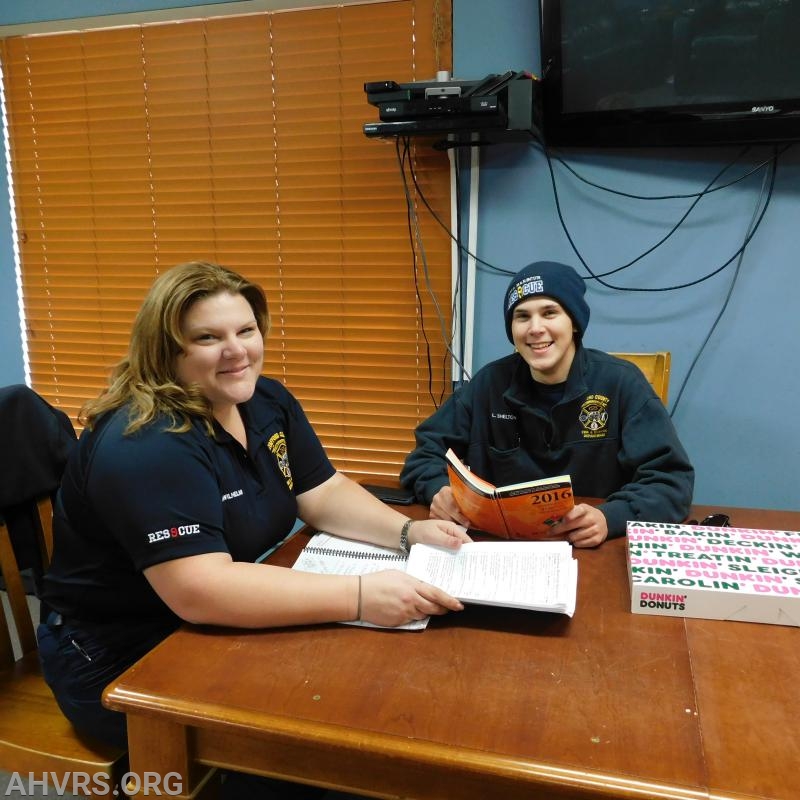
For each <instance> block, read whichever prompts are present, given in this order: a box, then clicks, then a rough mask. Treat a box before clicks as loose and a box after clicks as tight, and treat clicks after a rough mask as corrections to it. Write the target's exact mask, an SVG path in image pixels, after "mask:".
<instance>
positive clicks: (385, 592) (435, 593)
mask: <svg viewBox="0 0 800 800" xmlns="http://www.w3.org/2000/svg"><path fill="white" fill-rule="evenodd" d="M414 527H415V526H414V525H412V526H411V528H412V530H413V528H414ZM463 608H464V606H463V604H462V603H461V601H460V600H456V598H455V597H451V596H450V595H449V594H447V592H443V591H442V590H441V589H437V588H436V587H435V586H431V585H430V584H429V583H424V582H423V581H420V580H417V578H412V577H411V576H410V575H406V573H404V572H398V571H397V570H386V571H384V572H373V573H371V574H369V575H362V576H361V619H362V620H364V621H365V622H371V623H372V624H373V625H385V626H391V627H396V626H397V625H405V624H406V623H407V622H411V621H412V620H418V619H424V618H425V617H427V616H428V615H430V614H446V613H447V612H448V611H461V610H463Z"/></svg>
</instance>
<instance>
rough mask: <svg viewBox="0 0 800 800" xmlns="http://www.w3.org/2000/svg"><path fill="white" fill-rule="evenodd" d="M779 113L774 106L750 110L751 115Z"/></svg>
mask: <svg viewBox="0 0 800 800" xmlns="http://www.w3.org/2000/svg"><path fill="white" fill-rule="evenodd" d="M779 111H780V109H779V108H776V107H775V106H753V107H752V108H751V109H750V113H751V114H777V113H778V112H779Z"/></svg>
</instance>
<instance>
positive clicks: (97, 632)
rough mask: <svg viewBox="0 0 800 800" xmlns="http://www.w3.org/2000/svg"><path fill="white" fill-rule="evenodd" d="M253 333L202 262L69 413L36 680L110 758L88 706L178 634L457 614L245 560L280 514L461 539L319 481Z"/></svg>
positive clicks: (293, 412)
mask: <svg viewBox="0 0 800 800" xmlns="http://www.w3.org/2000/svg"><path fill="white" fill-rule="evenodd" d="M268 329H269V313H268V309H267V302H266V298H265V296H264V293H263V291H262V290H261V288H260V287H258V286H256V285H254V284H252V283H250V282H249V281H247V280H246V279H245V278H243V277H242V276H240V275H237V274H236V273H234V272H231V271H230V270H228V269H225V268H224V267H220V266H218V265H214V264H208V263H201V262H193V263H188V264H183V265H180V266H178V267H175V268H174V269H172V270H170V271H168V272H166V273H165V274H163V275H161V276H160V277H159V278H158V279H157V280H156V281H155V283H154V284H153V286H152V288H151V290H150V292H149V293H148V295H147V297H146V298H145V300H144V303H143V305H142V307H141V309H140V311H139V313H138V315H137V317H136V320H135V322H134V326H133V332H132V336H131V341H130V346H129V352H128V357H127V358H126V359H124V360H123V361H122V362H121V363H120V364H119V365H118V366H117V367H116V369H115V371H114V373H113V375H112V378H111V381H110V385H109V387H108V389H107V390H106V391H105V392H104V393H103V394H102V395H101V396H100V397H99V398H97V399H96V400H93V401H91V402H89V403H87V404H86V405H85V406H84V408H83V409H82V416H81V420H82V422H83V423H84V424H85V430H84V432H83V434H82V436H81V438H80V441H79V443H78V445H77V447H76V448H75V451H74V452H73V455H72V458H71V459H70V462H69V464H68V466H67V469H66V471H65V474H64V477H63V480H62V484H61V489H60V492H59V495H58V499H57V504H56V512H55V519H54V527H55V552H54V558H53V563H52V565H51V568H50V570H49V572H48V574H47V576H46V578H45V590H44V595H43V600H44V602H45V603H47V605H48V606H49V607H50V608H52V609H53V612H54V613H53V614H51V615H50V617H49V618H48V620H47V624H44V625H41V626H40V628H39V641H40V653H41V657H42V662H43V667H44V672H45V676H46V678H47V680H48V683H49V684H50V686H51V688H52V689H53V692H54V694H55V696H56V698H57V699H58V701H59V704H60V706H61V708H62V709H63V711H64V713H65V714H66V716H67V717H68V718H69V719H70V720H72V722H73V723H74V725H75V726H76V727H77V728H78V729H79V730H82V731H84V732H86V733H88V734H90V735H94V736H95V737H99V738H103V739H105V740H106V741H110V742H114V743H117V744H119V745H121V746H124V745H125V720H124V716H123V715H122V714H118V713H115V712H112V711H109V710H107V709H105V708H104V707H103V706H102V704H101V692H102V690H103V688H104V687H105V686H106V685H107V684H108V683H109V682H110V681H111V680H112V679H113V678H115V677H116V676H118V675H119V674H120V673H121V672H123V671H124V670H125V669H126V668H127V667H128V666H130V665H131V664H133V663H134V662H135V661H136V660H137V659H139V658H140V657H141V656H142V655H143V654H144V653H146V652H147V651H148V650H149V649H150V648H152V647H153V645H154V644H156V643H157V642H158V641H160V640H161V639H163V638H164V637H165V636H167V635H168V634H169V633H170V632H171V631H173V630H174V629H175V628H176V627H177V626H178V625H179V624H180V622H181V621H182V620H185V621H187V622H193V623H198V624H211V625H226V626H238V627H242V628H261V627H268V626H278V625H300V624H310V623H321V622H331V621H346V620H356V619H363V620H366V621H368V622H372V623H377V624H380V625H390V626H394V625H399V624H402V623H406V622H408V621H409V620H412V619H417V618H421V617H424V616H425V615H428V614H443V613H445V612H447V611H451V610H460V609H461V608H462V605H461V603H460V602H459V601H457V600H456V599H454V598H452V597H450V596H449V595H447V594H445V593H444V592H442V591H441V590H439V589H437V588H435V587H433V586H430V585H428V584H425V583H422V582H421V581H418V580H416V579H414V578H411V577H410V576H408V575H406V574H405V573H402V572H398V571H386V572H380V573H376V574H372V575H367V576H363V578H358V577H356V576H339V575H317V574H310V573H303V572H298V571H294V570H291V569H285V568H280V567H274V566H269V565H267V564H262V563H255V561H256V559H258V558H259V557H260V556H262V555H263V554H264V553H265V552H266V551H267V550H269V549H270V548H271V547H272V546H273V545H275V544H277V543H278V542H280V541H281V540H282V539H283V538H284V537H285V536H286V535H287V534H288V533H289V532H290V531H291V529H292V527H293V525H294V523H295V521H296V518H297V517H299V518H300V519H302V520H303V521H305V522H306V523H308V524H309V525H311V526H313V527H315V528H319V529H322V530H326V531H329V532H331V533H338V534H340V535H343V536H348V537H350V538H355V539H362V540H364V541H369V542H372V543H374V544H379V545H383V546H389V547H400V546H401V544H402V546H403V547H405V548H407V547H408V546H409V545H410V544H412V543H414V542H427V543H429V544H437V545H441V546H445V547H450V548H457V547H458V546H460V544H461V542H464V541H468V540H469V537H468V536H467V535H466V533H465V531H464V530H463V528H461V527H459V526H458V525H456V524H454V523H452V522H445V521H433V520H425V521H419V522H415V523H413V524H411V521H410V520H408V519H407V518H406V517H404V516H403V515H401V514H400V513H398V512H397V511H396V510H394V509H392V508H390V507H388V506H386V505H384V504H383V503H381V502H380V501H378V500H376V499H375V498H374V497H372V495H370V494H369V493H368V492H367V491H365V490H364V489H363V488H361V487H360V486H359V485H358V484H356V483H354V482H353V481H351V480H349V479H348V478H346V477H345V476H344V475H342V474H340V473H338V472H337V471H336V470H335V469H334V467H333V466H332V465H331V463H330V462H329V460H328V458H327V457H326V455H325V452H324V451H323V448H322V446H321V444H320V442H319V440H318V439H317V437H316V435H315V434H314V432H313V430H312V428H311V426H310V425H309V422H308V420H307V419H306V416H305V414H304V413H303V411H302V409H301V408H300V406H299V404H298V403H297V401H296V400H295V399H294V398H293V397H292V395H291V394H290V393H289V392H288V391H287V390H286V389H285V388H284V387H283V386H282V385H281V384H280V383H278V382H277V381H274V380H270V379H267V378H264V377H262V376H261V369H262V365H263V357H264V339H265V337H266V334H267V331H268ZM286 793H287V794H288V790H287V792H286Z"/></svg>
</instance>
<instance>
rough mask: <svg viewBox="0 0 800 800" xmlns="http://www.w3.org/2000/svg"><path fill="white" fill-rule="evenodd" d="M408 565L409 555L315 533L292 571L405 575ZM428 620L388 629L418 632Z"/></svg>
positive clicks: (352, 540)
mask: <svg viewBox="0 0 800 800" xmlns="http://www.w3.org/2000/svg"><path fill="white" fill-rule="evenodd" d="M407 564H408V556H407V555H406V554H405V553H403V552H401V551H400V550H393V549H392V548H391V547H378V546H377V545H374V544H367V543H366V542H357V541H355V540H354V539H342V538H341V537H339V536H334V535H333V534H330V533H316V534H314V536H312V537H311V540H310V541H309V543H308V544H307V545H306V546H305V547H304V548H303V549H302V551H301V552H300V555H299V556H298V557H297V561H295V562H294V565H293V567H292V569H298V570H302V571H303V572H318V573H322V574H326V575H368V574H369V573H370V572H381V571H382V570H385V569H399V570H401V571H402V572H405V571H406V565H407ZM429 619H430V617H426V618H425V619H421V620H414V621H413V622H408V623H406V624H405V625H400V626H398V627H397V628H391V629H387V630H407V631H421V630H424V629H425V628H426V627H427V625H428V620H429ZM346 624H348V625H359V626H361V627H365V628H379V627H382V626H380V625H373V624H371V623H369V622H363V621H358V622H357V621H348V622H347V623H346Z"/></svg>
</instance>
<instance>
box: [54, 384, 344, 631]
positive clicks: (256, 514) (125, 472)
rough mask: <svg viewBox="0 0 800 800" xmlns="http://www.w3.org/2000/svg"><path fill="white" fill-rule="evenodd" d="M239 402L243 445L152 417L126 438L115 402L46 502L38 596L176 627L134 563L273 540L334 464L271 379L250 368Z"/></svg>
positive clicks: (245, 549) (66, 606)
mask: <svg viewBox="0 0 800 800" xmlns="http://www.w3.org/2000/svg"><path fill="white" fill-rule="evenodd" d="M239 408H240V410H241V412H242V417H243V419H244V422H245V427H246V430H247V442H248V447H247V450H245V449H244V448H243V447H242V446H241V445H240V444H239V443H238V442H237V441H236V440H235V439H234V438H233V437H232V436H230V435H229V434H228V433H227V432H226V431H224V430H223V429H222V428H221V427H220V426H217V427H216V430H215V436H214V437H211V436H209V435H208V433H207V431H206V428H205V425H204V424H203V423H202V422H201V421H199V420H195V421H194V422H193V423H192V427H191V428H190V430H188V431H187V432H185V433H174V432H170V431H168V430H166V429H167V428H169V427H170V425H171V421H170V420H166V419H159V420H156V421H155V422H154V423H152V424H150V425H148V426H146V427H145V428H143V429H140V430H139V431H137V432H136V433H134V434H132V435H129V436H126V435H124V434H123V431H124V429H125V426H126V424H127V409H125V408H122V409H118V410H117V411H115V412H110V413H109V414H106V415H105V416H104V417H102V418H101V419H100V420H99V421H98V422H97V424H96V425H95V427H94V428H93V429H92V430H88V429H87V430H85V431H84V432H83V434H82V435H81V437H80V440H79V442H78V445H77V447H75V449H74V452H73V453H72V457H71V459H70V461H69V463H68V465H67V468H66V472H65V474H64V478H63V480H62V484H61V490H60V492H59V496H58V499H57V503H56V516H55V518H54V538H55V546H54V554H53V563H52V565H51V567H50V570H49V571H48V573H47V575H46V576H45V586H44V594H43V600H44V602H45V603H47V604H48V605H49V606H50V607H51V608H52V609H54V610H55V611H58V612H60V613H61V614H63V615H64V616H65V617H67V618H70V619H73V620H80V621H85V622H112V621H115V622H121V621H123V620H125V619H128V620H130V621H131V622H134V621H138V622H144V621H145V620H146V619H147V618H151V619H152V622H153V623H154V624H167V625H169V624H170V623H172V624H173V625H174V624H175V623H176V622H177V620H176V618H175V617H174V615H173V614H172V612H171V611H170V610H169V609H168V608H167V606H166V604H165V603H164V602H163V601H162V600H161V599H160V598H159V597H158V595H157V594H156V593H155V592H154V591H153V589H152V588H151V587H150V584H149V583H148V582H147V579H146V578H145V577H144V575H143V574H142V570H144V569H145V568H147V567H150V566H152V565H154V564H159V563H162V562H164V561H170V560H172V559H175V558H183V557H185V556H192V555H198V554H201V553H217V552H226V553H230V555H231V556H232V558H233V559H234V560H235V561H254V560H256V559H257V558H258V557H259V556H261V555H262V554H263V553H264V552H265V551H266V550H268V549H269V548H270V547H272V546H273V545H274V544H276V543H278V542H279V541H280V540H281V539H283V538H284V537H285V536H286V535H287V534H288V533H289V532H290V531H291V529H292V527H293V525H294V523H295V521H296V519H297V501H296V495H297V494H302V493H303V492H305V491H308V490H309V489H312V488H314V487H315V486H318V485H319V484H321V483H323V482H324V481H326V480H327V479H328V478H330V477H331V476H332V475H333V474H334V472H335V469H334V467H333V465H332V464H331V463H330V461H329V460H328V457H327V456H326V454H325V451H324V449H323V447H322V444H321V443H320V441H319V439H318V438H317V436H316V434H315V433H314V431H313V429H312V428H311V425H310V423H309V422H308V419H307V418H306V416H305V413H304V412H303V410H302V408H301V407H300V405H299V403H298V402H297V401H296V400H295V398H294V397H293V396H292V395H291V394H290V393H289V392H288V391H287V390H286V389H285V388H284V387H283V386H282V384H280V383H279V382H277V381H274V380H271V379H268V378H263V377H262V378H260V379H259V380H258V383H257V386H256V391H255V393H254V395H253V397H252V398H251V399H250V400H249V401H248V402H246V403H243V404H241V405H240V406H239ZM145 624H146V623H145Z"/></svg>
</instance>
